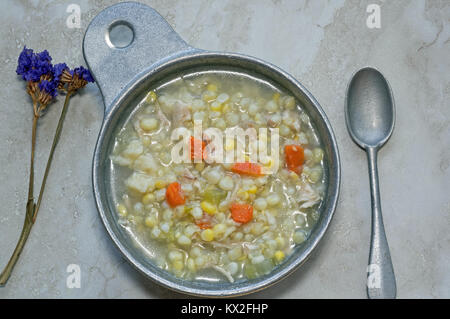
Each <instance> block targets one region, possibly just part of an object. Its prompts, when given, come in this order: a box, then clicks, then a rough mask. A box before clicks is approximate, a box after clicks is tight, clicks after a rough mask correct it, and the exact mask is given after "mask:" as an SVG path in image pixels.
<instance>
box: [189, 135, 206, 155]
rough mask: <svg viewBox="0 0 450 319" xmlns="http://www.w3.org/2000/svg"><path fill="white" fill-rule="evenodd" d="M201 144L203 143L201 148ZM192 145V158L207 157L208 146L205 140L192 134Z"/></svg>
mask: <svg viewBox="0 0 450 319" xmlns="http://www.w3.org/2000/svg"><path fill="white" fill-rule="evenodd" d="M195 145H197V148H195V147H194V146H195ZM199 145H201V148H200V147H199ZM190 147H191V160H195V159H205V147H206V143H205V142H203V141H202V140H199V139H196V138H194V137H193V136H191V139H190Z"/></svg>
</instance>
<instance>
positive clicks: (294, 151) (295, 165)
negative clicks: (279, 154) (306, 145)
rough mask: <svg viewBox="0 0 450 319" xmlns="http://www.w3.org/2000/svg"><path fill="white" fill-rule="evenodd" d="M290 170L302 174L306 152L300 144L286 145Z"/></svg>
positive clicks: (285, 151) (286, 155)
mask: <svg viewBox="0 0 450 319" xmlns="http://www.w3.org/2000/svg"><path fill="white" fill-rule="evenodd" d="M284 153H285V157H286V165H287V168H288V170H290V171H293V172H295V173H297V174H301V172H302V170H303V164H304V163H305V152H304V150H303V147H301V146H300V145H286V146H285V147H284Z"/></svg>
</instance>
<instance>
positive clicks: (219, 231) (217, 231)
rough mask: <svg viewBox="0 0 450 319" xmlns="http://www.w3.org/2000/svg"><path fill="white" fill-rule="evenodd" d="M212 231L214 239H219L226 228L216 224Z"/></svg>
mask: <svg viewBox="0 0 450 319" xmlns="http://www.w3.org/2000/svg"><path fill="white" fill-rule="evenodd" d="M212 230H213V233H214V237H220V236H221V235H223V234H224V233H225V231H226V230H227V226H225V225H224V224H216V225H214V227H213V229H212Z"/></svg>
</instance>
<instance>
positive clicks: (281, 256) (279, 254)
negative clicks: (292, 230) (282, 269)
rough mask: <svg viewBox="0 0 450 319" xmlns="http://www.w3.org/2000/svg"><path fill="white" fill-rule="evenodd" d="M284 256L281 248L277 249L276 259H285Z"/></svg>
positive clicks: (278, 260)
mask: <svg viewBox="0 0 450 319" xmlns="http://www.w3.org/2000/svg"><path fill="white" fill-rule="evenodd" d="M284 257H285V256H284V253H283V252H282V251H281V250H277V251H276V252H275V259H276V261H277V262H280V261H282V260H283V259H284Z"/></svg>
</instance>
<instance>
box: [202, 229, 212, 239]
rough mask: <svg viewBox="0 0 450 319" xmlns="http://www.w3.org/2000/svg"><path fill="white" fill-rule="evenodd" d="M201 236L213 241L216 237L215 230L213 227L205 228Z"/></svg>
mask: <svg viewBox="0 0 450 319" xmlns="http://www.w3.org/2000/svg"><path fill="white" fill-rule="evenodd" d="M200 237H201V238H202V239H203V240H204V241H212V240H213V239H214V232H213V231H212V230H211V229H205V230H204V231H202V233H201V234H200Z"/></svg>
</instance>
